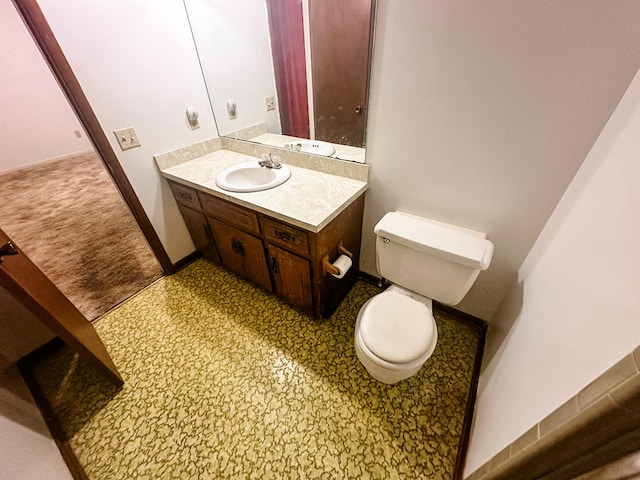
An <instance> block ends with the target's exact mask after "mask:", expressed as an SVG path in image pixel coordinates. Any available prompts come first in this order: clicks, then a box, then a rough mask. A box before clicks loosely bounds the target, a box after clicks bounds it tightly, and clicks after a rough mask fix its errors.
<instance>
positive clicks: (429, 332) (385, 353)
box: [355, 285, 438, 384]
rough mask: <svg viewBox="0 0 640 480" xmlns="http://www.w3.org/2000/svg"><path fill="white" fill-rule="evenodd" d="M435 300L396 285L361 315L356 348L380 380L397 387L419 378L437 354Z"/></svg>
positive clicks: (371, 300)
mask: <svg viewBox="0 0 640 480" xmlns="http://www.w3.org/2000/svg"><path fill="white" fill-rule="evenodd" d="M431 303H432V302H431V300H430V299H428V298H426V297H422V296H420V295H417V294H415V293H413V292H409V291H407V290H404V289H403V288H401V287H398V286H397V285H392V286H391V287H389V288H388V289H387V290H386V291H385V292H383V293H380V294H378V295H376V296H374V297H372V298H371V299H369V300H368V301H367V302H366V303H365V304H364V305H363V307H362V308H361V309H360V312H359V313H358V317H357V319H356V331H355V349H356V355H357V356H358V359H359V360H360V362H361V363H362V365H363V366H364V367H365V368H366V369H367V371H368V372H369V374H370V375H371V376H372V377H373V378H375V379H376V380H378V381H380V382H383V383H387V384H394V383H397V382H399V381H400V380H404V379H406V378H409V377H411V376H413V375H415V374H416V373H417V372H418V370H420V368H422V366H423V365H424V364H425V362H426V361H427V359H428V358H429V357H430V356H431V354H433V352H434V350H435V348H436V343H437V341H438V328H437V326H436V322H435V320H434V318H433V313H432V310H431V308H432V307H431Z"/></svg>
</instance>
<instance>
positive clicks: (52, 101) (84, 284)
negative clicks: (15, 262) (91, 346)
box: [0, 2, 162, 319]
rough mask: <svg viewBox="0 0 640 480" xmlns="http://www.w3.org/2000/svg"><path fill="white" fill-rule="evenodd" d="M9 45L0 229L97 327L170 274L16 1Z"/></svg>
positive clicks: (1, 10)
mask: <svg viewBox="0 0 640 480" xmlns="http://www.w3.org/2000/svg"><path fill="white" fill-rule="evenodd" d="M0 43H2V45H5V46H7V48H3V49H0V70H1V71H2V72H3V75H2V80H1V84H0V125H2V128H1V129H0V140H2V144H3V145H4V147H3V154H2V155H1V156H0V203H1V204H2V209H3V211H2V218H1V219H0V227H1V228H2V229H4V230H5V231H6V232H7V234H8V235H10V236H11V237H12V238H13V239H14V240H15V241H16V242H17V243H18V244H19V245H20V246H21V247H22V248H23V249H24V251H25V252H26V253H27V254H28V255H29V257H30V258H31V259H32V260H33V261H34V263H36V264H37V265H38V267H39V268H40V269H41V270H42V271H44V273H45V274H46V275H47V276H48V277H49V278H50V279H51V280H52V281H53V282H54V283H55V285H56V286H57V287H58V288H59V289H60V290H62V292H63V293H64V294H65V295H66V296H67V297H68V298H69V299H71V301H72V302H73V303H74V305H76V307H78V308H79V310H80V311H81V312H82V313H83V314H84V315H85V316H86V317H87V318H89V319H95V318H97V317H98V316H100V315H102V314H103V313H105V312H106V311H107V310H109V309H111V308H113V307H114V306H115V305H117V304H118V303H120V302H122V301H123V300H125V299H126V298H128V297H129V296H131V295H133V294H134V293H136V292H138V291H139V290H141V289H142V288H143V287H145V286H146V285H148V284H149V283H151V282H152V281H153V280H155V279H156V278H158V277H159V276H161V275H162V270H161V269H160V266H159V264H158V261H157V259H156V257H155V255H154V254H153V252H152V251H151V249H150V247H149V245H148V243H147V241H146V239H145V237H144V235H143V234H142V232H141V230H140V229H139V227H138V224H137V223H136V221H135V220H134V218H133V215H132V214H131V211H130V210H129V208H128V206H127V204H126V203H125V202H124V200H123V199H122V197H121V195H120V192H119V191H118V189H117V188H116V187H115V185H114V184H113V181H112V179H111V177H110V176H109V174H108V172H107V170H106V169H105V167H104V165H103V163H102V160H101V158H100V157H99V156H98V155H97V153H96V152H95V151H94V149H93V147H92V145H91V143H90V142H89V140H88V139H87V136H86V134H85V132H84V130H83V128H82V126H81V124H80V122H79V121H78V120H77V118H76V116H75V114H74V112H73V110H72V109H71V107H70V106H69V104H68V102H67V100H66V98H65V96H64V94H63V93H62V91H61V89H60V87H59V86H58V84H57V82H56V81H55V79H54V77H53V75H52V74H51V72H50V70H49V68H48V66H47V64H46V62H45V60H44V59H43V57H42V55H41V53H40V51H39V50H38V48H37V46H36V44H35V43H34V41H33V39H32V37H31V35H30V34H29V32H28V30H27V28H26V27H25V25H24V23H23V21H22V19H21V18H20V15H19V14H18V12H17V10H16V8H15V6H14V5H13V4H12V3H11V2H1V3H0Z"/></svg>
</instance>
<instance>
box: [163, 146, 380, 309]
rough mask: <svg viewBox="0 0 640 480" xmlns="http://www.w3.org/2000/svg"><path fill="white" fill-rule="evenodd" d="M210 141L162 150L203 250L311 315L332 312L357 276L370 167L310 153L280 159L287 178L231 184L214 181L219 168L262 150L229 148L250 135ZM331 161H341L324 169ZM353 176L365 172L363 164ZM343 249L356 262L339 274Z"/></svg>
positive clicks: (254, 158) (250, 158) (188, 222)
mask: <svg viewBox="0 0 640 480" xmlns="http://www.w3.org/2000/svg"><path fill="white" fill-rule="evenodd" d="M216 142H217V143H216ZM211 143H212V145H210V146H209V147H207V148H205V149H204V150H208V152H206V153H205V152H204V151H203V152H198V153H195V154H194V153H193V151H189V152H188V153H187V154H186V156H183V158H178V157H180V155H176V154H175V152H172V153H170V154H164V155H159V156H156V163H157V164H158V167H159V169H160V172H161V174H162V176H163V177H165V178H166V179H167V180H168V182H169V185H170V186H171V190H172V192H173V195H174V197H175V199H176V202H177V204H178V207H179V209H180V212H181V213H182V216H183V218H184V221H185V224H186V226H187V229H188V230H189V233H190V235H191V238H192V240H193V243H194V244H195V246H196V248H197V250H198V251H199V252H201V253H202V255H203V256H205V257H206V258H208V259H210V260H211V261H213V262H215V263H217V264H219V265H222V266H223V267H225V268H226V269H228V270H230V271H232V272H234V273H236V274H238V275H240V276H241V277H243V278H245V279H247V280H249V281H250V282H252V283H254V284H256V285H258V286H259V287H261V288H263V289H264V290H266V291H268V292H272V293H274V294H275V295H277V296H278V297H280V298H282V299H283V300H285V301H287V302H288V303H290V304H292V305H294V306H296V307H298V308H299V309H301V310H302V311H304V312H306V313H308V314H310V315H313V316H315V317H317V318H320V317H324V318H326V317H328V316H330V315H331V313H332V312H333V311H334V310H335V308H336V307H337V306H338V305H339V303H340V302H341V300H342V299H343V298H344V296H345V295H346V294H347V292H348V291H349V290H350V289H351V287H352V286H353V284H354V282H355V281H356V277H357V266H358V262H359V256H360V241H361V233H362V213H363V207H364V192H365V191H366V190H367V188H368V183H367V182H366V174H367V171H366V170H364V175H365V176H364V180H362V179H356V178H350V177H348V176H342V175H336V174H331V173H327V172H326V171H320V170H317V169H311V168H304V167H303V166H300V163H302V164H304V160H305V159H304V156H290V157H289V162H287V159H285V158H283V159H282V161H283V163H285V164H286V165H287V167H288V168H290V169H291V177H290V178H289V179H288V180H287V181H286V182H285V183H283V184H281V185H279V186H276V187H274V188H270V189H268V190H263V191H255V192H231V191H227V190H223V189H222V188H220V187H218V186H217V185H216V182H215V179H216V177H217V176H218V174H219V173H220V172H222V171H223V170H225V169H228V168H229V167H233V166H234V165H238V164H242V163H247V162H251V161H255V162H256V164H257V162H258V160H259V155H255V156H253V155H250V154H247V153H242V152H239V151H234V150H231V148H235V150H242V147H243V144H244V143H245V142H239V141H237V140H235V141H234V140H231V139H215V141H213V142H211ZM222 143H224V145H222ZM245 148H246V146H245ZM280 152H281V151H280ZM201 153H203V154H201ZM301 157H302V160H301V159H300V158H301ZM334 162H336V160H334ZM337 162H340V161H337ZM292 163H298V165H294V164H292ZM340 163H344V162H340ZM352 165H354V167H355V168H356V169H357V168H361V167H365V168H367V169H368V166H363V165H355V164H352ZM312 166H313V167H314V168H318V166H317V165H312ZM263 168H265V167H263ZM332 168H334V169H335V168H342V165H340V164H334V165H331V164H330V165H329V166H328V167H326V166H325V167H324V168H322V169H323V170H327V169H329V170H331V169H332ZM341 173H343V174H344V172H341ZM351 176H355V177H360V178H362V170H360V172H358V173H356V174H355V175H351ZM340 255H347V256H349V257H351V261H352V263H353V266H352V268H350V269H349V270H348V271H347V272H346V274H345V275H344V277H343V278H336V277H335V276H333V275H332V274H331V273H336V272H335V270H334V269H333V268H332V265H331V263H332V262H334V261H335V260H336V259H337V258H338V257H339V256H340Z"/></svg>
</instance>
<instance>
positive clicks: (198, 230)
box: [179, 205, 220, 263]
mask: <svg viewBox="0 0 640 480" xmlns="http://www.w3.org/2000/svg"><path fill="white" fill-rule="evenodd" d="M179 207H180V212H182V217H183V218H184V223H185V224H186V225H187V229H188V230H189V233H190V234H191V239H192V240H193V243H194V244H195V246H196V249H197V250H198V251H199V252H201V253H202V254H203V255H204V256H205V257H209V258H211V259H212V260H214V261H215V262H216V263H220V255H218V250H217V249H216V245H215V243H214V241H213V237H212V235H211V230H210V229H209V224H208V223H207V217H205V215H204V214H203V213H200V212H196V211H195V210H191V209H190V208H187V207H185V206H184V205H179Z"/></svg>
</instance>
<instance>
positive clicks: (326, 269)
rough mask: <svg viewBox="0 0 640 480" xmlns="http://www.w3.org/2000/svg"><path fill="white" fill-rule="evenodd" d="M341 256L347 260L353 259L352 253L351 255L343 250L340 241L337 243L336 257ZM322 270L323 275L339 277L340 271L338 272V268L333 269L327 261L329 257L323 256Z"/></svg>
mask: <svg viewBox="0 0 640 480" xmlns="http://www.w3.org/2000/svg"><path fill="white" fill-rule="evenodd" d="M341 254H344V255H346V256H347V257H349V258H353V253H351V252H350V251H349V250H347V249H346V248H344V245H343V242H342V240H340V242H339V243H338V256H340V255H341ZM322 269H323V270H324V273H325V274H327V273H328V274H330V275H339V274H340V271H339V270H338V268H337V267H335V266H334V265H333V264H332V263H331V262H330V261H329V255H325V256H324V257H322Z"/></svg>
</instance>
